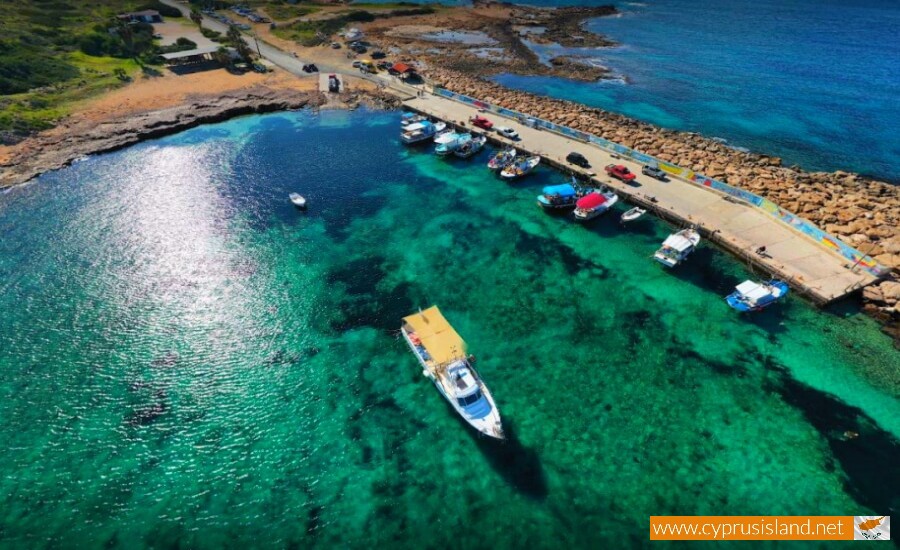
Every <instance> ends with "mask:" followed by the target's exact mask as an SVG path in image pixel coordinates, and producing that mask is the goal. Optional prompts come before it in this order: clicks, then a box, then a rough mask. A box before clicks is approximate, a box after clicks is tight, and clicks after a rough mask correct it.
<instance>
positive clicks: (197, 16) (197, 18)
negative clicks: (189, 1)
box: [191, 8, 203, 28]
mask: <svg viewBox="0 0 900 550" xmlns="http://www.w3.org/2000/svg"><path fill="white" fill-rule="evenodd" d="M191 21H193V22H194V23H196V24H197V28H200V27H202V26H203V12H201V11H200V10H198V9H197V8H193V9H192V10H191Z"/></svg>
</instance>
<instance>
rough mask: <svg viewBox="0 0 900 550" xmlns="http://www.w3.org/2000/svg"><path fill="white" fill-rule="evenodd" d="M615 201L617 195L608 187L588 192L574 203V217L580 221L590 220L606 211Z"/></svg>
mask: <svg viewBox="0 0 900 550" xmlns="http://www.w3.org/2000/svg"><path fill="white" fill-rule="evenodd" d="M617 202H619V196H618V195H616V194H615V193H614V192H613V191H612V190H610V189H602V190H600V191H594V192H592V193H588V194H587V195H585V196H583V197H581V198H580V199H578V202H576V203H575V219H576V220H578V221H580V222H586V221H588V220H592V219H594V218H596V217H597V216H599V215H601V214H604V213H606V212H608V211H609V209H610V208H612V207H613V206H614V205H615V204H616V203H617Z"/></svg>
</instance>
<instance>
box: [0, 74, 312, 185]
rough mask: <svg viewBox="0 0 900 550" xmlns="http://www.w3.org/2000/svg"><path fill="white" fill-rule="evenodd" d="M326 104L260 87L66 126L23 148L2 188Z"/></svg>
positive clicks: (3, 170) (0, 172)
mask: <svg viewBox="0 0 900 550" xmlns="http://www.w3.org/2000/svg"><path fill="white" fill-rule="evenodd" d="M321 101H322V99H321V97H320V96H319V95H318V94H314V93H308V92H297V91H292V90H284V89H272V88H268V87H266V86H257V87H254V88H250V89H247V90H241V91H240V92H229V93H224V94H221V95H209V96H206V95H198V96H194V97H192V98H190V99H189V100H188V101H186V102H184V103H183V104H181V105H178V106H176V107H169V108H165V109H159V110H150V111H145V112H138V113H131V114H128V115H127V116H122V117H118V118H112V119H110V120H106V121H103V122H102V123H99V124H97V123H95V122H93V121H75V122H67V121H65V120H64V121H62V122H61V123H60V124H59V125H58V126H57V127H56V128H55V129H54V131H53V132H45V133H43V134H38V135H36V136H33V137H31V138H29V139H28V140H26V141H24V142H22V143H21V144H19V148H18V152H17V154H16V155H15V156H14V157H12V158H11V159H9V160H7V161H5V162H3V163H2V164H0V188H2V187H8V186H12V185H18V184H22V183H25V182H27V181H29V180H31V179H33V178H35V177H37V176H39V175H40V174H42V173H44V172H49V171H52V170H58V169H60V168H63V167H65V166H68V165H69V164H71V163H72V162H73V161H75V160H76V159H78V158H81V157H84V156H85V155H92V154H97V153H105V152H109V151H114V150H117V149H121V148H123V147H127V146H129V145H134V144H135V143H138V142H140V141H144V140H148V139H154V138H159V137H163V136H166V135H170V134H174V133H177V132H180V131H183V130H187V129H189V128H193V127H195V126H199V125H201V124H209V123H212V122H221V121H224V120H228V119H230V118H234V117H237V116H242V115H248V114H254V113H268V112H274V111H284V110H292V109H300V108H303V107H305V106H307V105H315V104H318V103H320V102H321Z"/></svg>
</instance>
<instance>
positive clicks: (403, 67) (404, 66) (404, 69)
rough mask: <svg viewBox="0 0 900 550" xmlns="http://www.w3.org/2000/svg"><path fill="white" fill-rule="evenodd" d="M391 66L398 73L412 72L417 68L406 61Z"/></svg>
mask: <svg viewBox="0 0 900 550" xmlns="http://www.w3.org/2000/svg"><path fill="white" fill-rule="evenodd" d="M391 68H392V69H393V70H395V71H397V72H398V73H410V72H413V71H414V70H415V69H413V68H412V67H410V66H409V65H407V64H406V63H394V66H393V67H391Z"/></svg>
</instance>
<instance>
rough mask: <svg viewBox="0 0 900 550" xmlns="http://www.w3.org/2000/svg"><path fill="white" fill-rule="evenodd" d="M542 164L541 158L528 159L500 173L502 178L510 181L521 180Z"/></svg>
mask: <svg viewBox="0 0 900 550" xmlns="http://www.w3.org/2000/svg"><path fill="white" fill-rule="evenodd" d="M540 162H541V157H528V158H525V159H523V160H521V161H516V162H514V163H512V164H510V165H509V166H507V167H506V168H504V169H503V170H502V171H501V172H500V177H501V178H504V179H508V180H513V179H516V178H521V177H523V176H527V175H528V174H530V173H531V172H532V171H533V170H534V169H535V168H536V167H537V165H538V164H540Z"/></svg>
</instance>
